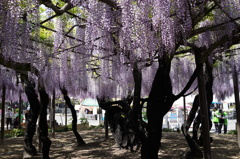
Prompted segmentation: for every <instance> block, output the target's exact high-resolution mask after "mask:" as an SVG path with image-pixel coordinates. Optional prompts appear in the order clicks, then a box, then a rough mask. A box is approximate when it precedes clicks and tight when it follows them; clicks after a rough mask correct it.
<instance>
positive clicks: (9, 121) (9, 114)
mask: <svg viewBox="0 0 240 159" xmlns="http://www.w3.org/2000/svg"><path fill="white" fill-rule="evenodd" d="M12 118H13V112H12V110H11V108H8V110H7V112H6V119H7V120H6V122H7V129H8V126H9V125H10V128H11V126H12Z"/></svg>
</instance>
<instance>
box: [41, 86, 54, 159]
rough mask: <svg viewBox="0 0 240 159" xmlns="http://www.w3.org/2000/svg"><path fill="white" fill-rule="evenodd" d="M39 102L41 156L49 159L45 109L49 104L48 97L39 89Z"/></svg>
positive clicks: (49, 142) (42, 89)
mask: <svg viewBox="0 0 240 159" xmlns="http://www.w3.org/2000/svg"><path fill="white" fill-rule="evenodd" d="M39 93H40V101H41V106H42V107H41V111H40V116H39V129H38V131H39V134H40V140H41V142H42V155H43V158H44V159H49V150H50V146H51V144H52V142H51V140H50V139H49V138H48V125H47V107H48V104H49V96H48V94H47V93H46V91H45V90H44V88H40V90H39Z"/></svg>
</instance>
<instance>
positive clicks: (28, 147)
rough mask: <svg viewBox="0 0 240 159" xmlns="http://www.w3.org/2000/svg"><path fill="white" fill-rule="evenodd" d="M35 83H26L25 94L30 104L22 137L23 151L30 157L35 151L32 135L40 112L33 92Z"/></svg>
mask: <svg viewBox="0 0 240 159" xmlns="http://www.w3.org/2000/svg"><path fill="white" fill-rule="evenodd" d="M34 87H35V83H34V82H32V81H26V86H25V93H26V95H27V98H28V101H29V103H30V111H29V115H28V122H27V126H26V132H25V136H24V149H25V151H26V152H27V153H28V154H30V155H36V154H37V150H36V148H35V146H34V145H33V144H32V139H33V135H34V133H35V131H36V123H37V119H38V115H39V112H40V103H39V100H38V96H37V94H36V92H35V90H34Z"/></svg>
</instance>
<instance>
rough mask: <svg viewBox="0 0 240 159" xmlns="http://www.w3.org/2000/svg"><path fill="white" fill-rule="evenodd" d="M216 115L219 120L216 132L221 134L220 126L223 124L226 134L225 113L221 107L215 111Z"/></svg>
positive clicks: (226, 122) (226, 121)
mask: <svg viewBox="0 0 240 159" xmlns="http://www.w3.org/2000/svg"><path fill="white" fill-rule="evenodd" d="M217 117H218V120H219V125H218V134H221V132H222V126H223V131H224V134H226V133H227V125H228V119H227V113H226V112H224V111H223V110H222V109H219V111H218V113H217Z"/></svg>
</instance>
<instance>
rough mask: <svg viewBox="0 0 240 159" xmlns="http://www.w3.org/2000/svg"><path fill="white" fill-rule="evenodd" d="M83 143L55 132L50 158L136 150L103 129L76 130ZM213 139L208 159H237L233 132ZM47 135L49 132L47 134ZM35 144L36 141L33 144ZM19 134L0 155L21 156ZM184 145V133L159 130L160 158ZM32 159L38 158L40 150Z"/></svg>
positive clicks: (177, 158)
mask: <svg viewBox="0 0 240 159" xmlns="http://www.w3.org/2000/svg"><path fill="white" fill-rule="evenodd" d="M79 133H80V134H81V136H82V137H83V139H84V140H85V142H86V143H87V145H86V146H83V147H76V140H75V137H74V135H73V133H72V132H71V131H68V132H57V133H56V137H55V138H51V140H52V146H51V150H50V157H51V158H54V159H138V158H140V153H139V152H134V153H131V152H130V151H129V150H124V149H119V148H117V147H116V146H115V145H114V140H113V138H112V135H111V134H110V133H109V139H108V140H105V136H104V130H103V129H95V130H84V131H80V132H79ZM211 136H212V137H213V139H214V141H213V143H212V144H211V150H212V159H239V158H240V154H239V148H238V144H237V136H236V135H228V134H220V135H218V134H211ZM49 137H51V133H50V134H49ZM34 145H35V146H36V147H37V143H34ZM23 150H24V149H23V137H12V138H5V141H4V145H0V158H3V159H19V158H23ZM187 150H188V148H187V143H186V141H185V139H184V136H183V135H182V134H181V133H177V132H163V137H162V148H161V150H160V152H159V158H160V159H182V158H183V156H184V154H185V153H186V151H187ZM34 158H41V153H39V154H38V156H35V157H34Z"/></svg>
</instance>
